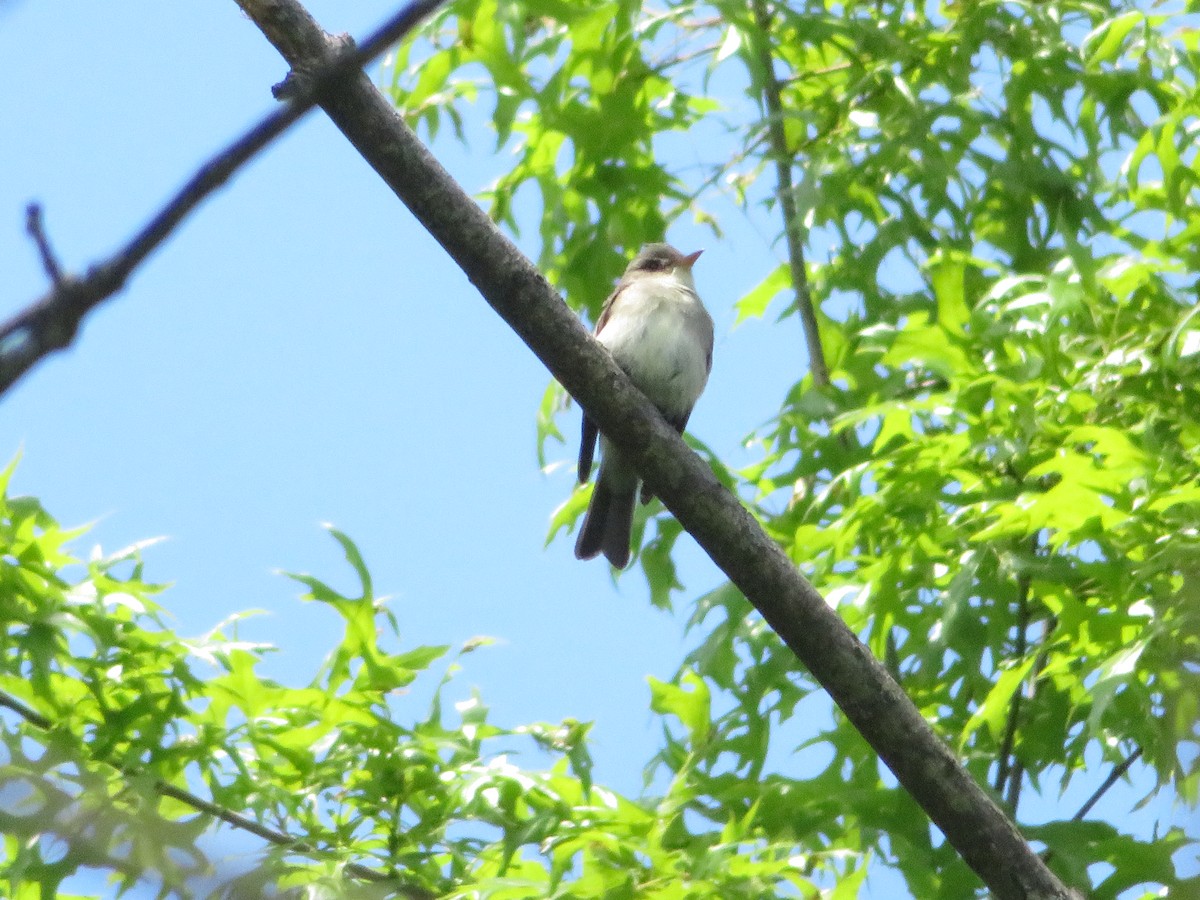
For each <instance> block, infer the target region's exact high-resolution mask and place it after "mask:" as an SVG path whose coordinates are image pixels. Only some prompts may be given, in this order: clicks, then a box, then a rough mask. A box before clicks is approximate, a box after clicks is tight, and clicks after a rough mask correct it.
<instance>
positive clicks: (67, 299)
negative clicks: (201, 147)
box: [0, 0, 445, 395]
mask: <svg viewBox="0 0 1200 900" xmlns="http://www.w3.org/2000/svg"><path fill="white" fill-rule="evenodd" d="M443 2H445V0H413V2H410V3H408V4H407V5H406V6H404V7H403V8H402V9H401V10H400V11H399V12H397V13H396V14H395V15H394V16H392V17H391V18H390V19H388V21H387V22H385V23H384V24H383V25H382V26H380V27H379V28H378V29H377V30H376V31H375V32H374V33H373V34H372V35H371V36H370V37H368V38H367V39H366V40H365V41H363V42H362V44H361V45H359V46H358V47H357V48H356V49H355V48H353V44H352V42H349V41H347V43H346V49H345V52H344V53H343V54H342V55H341V56H340V57H338V58H336V59H335V60H334V61H333V62H332V63H331V64H330V65H328V66H326V67H324V68H323V69H321V70H320V71H318V72H313V73H310V74H309V75H308V77H306V78H302V79H296V82H295V83H293V82H292V81H289V82H285V85H288V86H289V87H290V88H291V90H288V91H287V93H288V98H289V99H288V103H287V105H286V106H283V107H280V108H279V109H277V110H275V111H274V112H272V113H271V114H270V115H268V116H265V117H264V118H263V119H262V120H261V121H260V122H259V123H258V124H257V125H255V126H254V127H253V128H251V129H249V130H248V131H247V132H245V134H243V135H242V136H241V137H240V138H238V139H237V140H236V141H234V142H233V143H231V144H230V145H229V146H228V147H226V148H225V149H224V150H222V151H221V152H220V153H218V154H217V155H216V156H214V157H212V158H211V159H210V160H209V161H208V162H206V163H205V164H204V165H203V166H201V167H200V168H199V169H198V170H197V171H196V173H195V174H194V175H193V176H192V177H191V178H190V179H189V180H188V182H187V183H186V184H185V185H184V186H183V187H182V188H180V189H179V191H178V192H177V193H176V194H175V196H174V197H172V198H171V199H170V201H169V202H168V203H167V204H166V205H165V206H163V207H162V209H161V210H159V212H158V213H157V214H155V215H154V217H153V218H151V219H150V221H149V222H148V223H147V224H146V226H145V227H144V228H142V230H141V231H139V232H138V233H137V234H136V235H134V237H133V239H132V240H131V241H129V243H127V244H126V245H125V246H124V247H122V248H121V249H120V250H118V251H117V252H116V253H115V254H113V255H112V256H110V257H109V258H108V259H106V260H104V261H103V262H100V263H98V264H96V265H93V266H92V267H90V268H89V269H88V271H87V274H86V275H84V276H83V277H73V276H71V275H64V274H63V272H62V270H61V268H60V267H59V265H58V262H57V261H56V260H55V258H54V255H53V253H51V251H50V245H49V241H47V240H46V236H45V233H44V231H43V229H42V227H41V208H40V207H39V206H38V205H37V204H30V206H29V209H28V211H27V225H28V229H29V233H30V236H31V237H32V238H33V240H34V241H35V243H37V246H38V251H39V253H40V255H41V257H42V264H43V266H44V267H45V268H46V273H47V275H49V277H50V280H51V282H52V284H53V290H51V292H50V293H49V294H47V295H45V296H44V297H42V298H41V299H39V300H38V301H36V302H35V303H33V304H31V305H30V306H28V307H27V308H26V309H24V310H22V311H21V312H20V313H18V314H17V315H15V316H14V317H12V318H11V319H9V320H8V321H7V322H5V323H4V324H3V325H0V395H3V394H4V392H6V391H7V390H8V389H9V388H10V387H12V385H13V384H15V383H16V382H17V380H18V379H20V378H21V376H22V375H24V374H25V373H26V372H28V371H29V370H30V369H31V368H33V366H34V365H36V364H37V363H38V362H40V361H41V360H42V359H44V358H45V357H46V356H48V355H49V354H51V353H53V352H54V351H56V350H61V349H63V348H65V347H67V346H69V345H70V344H71V342H72V341H73V340H74V338H75V334H76V333H77V332H78V330H79V324H80V322H81V321H82V320H83V317H84V316H85V315H87V314H88V312H90V311H91V310H92V309H94V308H95V307H96V306H98V305H99V304H100V303H102V302H103V301H105V300H107V299H108V298H109V297H111V296H113V295H114V294H116V293H117V292H118V291H120V290H121V288H122V287H124V286H125V282H126V281H127V280H128V278H129V276H130V275H131V274H133V272H134V270H135V269H136V268H137V267H138V266H139V265H140V264H141V263H142V262H143V261H144V260H145V259H146V257H148V256H149V255H150V254H151V253H152V252H153V251H154V250H156V249H157V248H158V247H159V246H160V245H161V244H162V243H163V242H164V241H165V240H166V239H167V238H168V237H169V236H170V235H171V234H172V233H173V232H174V231H175V229H176V228H177V227H178V226H179V224H180V222H182V221H183V220H184V219H185V218H186V217H187V216H188V214H189V213H191V212H192V211H193V210H194V209H196V207H198V206H199V205H200V203H201V202H202V201H204V200H205V199H206V198H207V197H208V196H209V195H210V194H212V193H213V192H214V191H216V190H217V188H219V187H221V186H222V185H223V184H225V182H226V181H228V180H229V179H230V177H231V176H232V175H233V174H234V173H235V172H236V171H237V170H238V169H239V168H241V167H242V166H243V165H245V164H246V163H247V162H248V161H249V160H251V159H252V158H253V157H254V156H256V155H257V154H258V153H259V152H261V151H262V150H263V149H264V148H265V147H267V145H269V144H270V143H271V142H272V141H274V140H275V139H276V138H278V137H279V136H280V135H281V134H283V133H284V132H285V131H287V130H288V129H289V128H291V127H292V125H294V124H295V123H296V122H298V121H299V120H300V119H301V118H302V117H303V116H304V115H305V113H307V112H308V111H309V110H311V109H312V108H313V107H314V106H315V105H316V104H317V101H318V100H319V98H320V96H321V95H322V93H323V92H324V91H325V90H327V89H328V88H329V87H331V86H332V85H334V84H335V83H336V82H337V81H338V80H339V79H342V78H344V77H346V76H347V75H348V74H350V73H353V72H355V71H358V70H359V69H361V68H362V67H363V66H364V65H365V64H366V63H368V62H370V61H371V60H372V59H374V58H375V57H376V56H378V55H379V54H381V53H383V51H384V50H386V49H387V48H388V47H390V46H391V45H392V44H394V43H395V42H396V41H398V40H400V39H401V38H402V37H404V35H406V34H407V33H408V32H409V31H411V30H412V29H413V28H414V27H415V26H416V25H417V24H418V23H419V22H420V21H421V20H422V19H423V18H425V16H427V15H428V14H430V13H431V12H433V11H434V10H435V9H437V7H439V6H441V5H442V3H443ZM297 85H298V86H297ZM281 93H282V92H281Z"/></svg>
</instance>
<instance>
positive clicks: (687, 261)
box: [575, 244, 713, 569]
mask: <svg viewBox="0 0 1200 900" xmlns="http://www.w3.org/2000/svg"><path fill="white" fill-rule="evenodd" d="M701 252H702V251H700V250H697V251H696V252H695V253H689V254H688V255H687V256H684V255H683V254H682V253H680V252H679V251H678V250H676V249H675V248H674V247H672V246H670V245H669V244H647V245H646V246H645V247H643V248H642V250H641V252H640V253H638V255H637V256H635V257H634V259H633V261H632V262H631V263H630V264H629V266H628V268H626V269H625V274H624V275H622V276H621V280H620V281H618V282H617V286H616V288H615V289H614V290H613V292H612V295H611V296H610V297H609V298H608V300H606V301H605V303H604V309H603V310H602V311H601V312H600V319H599V321H597V322H596V340H598V341H599V342H600V343H601V344H603V345H604V346H605V347H607V348H608V351H609V353H611V354H612V357H613V359H614V360H615V361H616V363H617V365H619V366H620V367H621V368H622V369H624V370H625V374H626V375H628V376H629V380H630V381H632V382H633V383H634V385H636V386H637V388H638V390H640V391H641V392H642V393H643V394H645V395H646V397H647V399H649V400H650V402H652V403H653V404H654V405H655V406H657V407H658V409H659V412H661V413H662V414H663V418H665V419H666V420H667V421H668V422H670V423H671V424H672V425H674V426H675V428H676V430H678V431H679V433H680V434H683V429H684V428H685V427H687V422H688V417H689V416H690V415H691V414H692V407H693V406H695V405H696V401H697V400H698V399H699V398H700V394H701V392H703V390H704V385H705V384H706V383H707V382H708V373H709V370H710V369H712V351H713V321H712V317H711V316H710V315H709V314H708V310H706V309H705V308H704V304H703V303H701V302H700V297H699V296H697V294H696V282H695V281H693V280H692V266H693V264H695V262H696V260H697V259H698V258H699V257H700V253H701ZM596 433H597V429H596V424H595V423H594V422H592V420H591V419H589V418H588V417H587V413H586V412H585V413H584V415H583V437H582V439H581V441H580V445H579V481H580V483H581V484H582V483H584V482H586V481H587V480H588V476H589V475H590V474H591V471H592V457H593V455H594V454H595V451H596ZM600 451H601V454H602V459H601V461H600V477H599V478H598V479H597V480H596V487H595V490H594V491H593V492H592V500H591V502H590V503H589V504H588V509H587V514H586V515H585V516H584V518H583V526H582V527H581V528H580V529H579V539H578V540H577V541H576V542H575V556H576V557H577V558H579V559H592V558H593V557H595V556H596V555H597V554H599V553H603V554H604V555H605V557H607V558H608V561H609V562H610V563H612V565H614V566H615V567H616V568H618V569H623V568H625V566H627V565H628V564H629V553H630V547H629V538H630V532H631V531H632V529H633V510H634V504H635V502H636V499H637V493H638V486H639V483H640V479H639V478H638V474H637V470H636V469H634V468H633V466H632V465H630V463H629V461H628V460H627V459H625V458H624V457H623V456H622V455H621V451H620V450H619V449H618V448H617V447H615V446H614V445H613V444H612V442H611V441H609V440H608V438H606V437H604V436H603V435H601V436H600ZM650 497H651V494H650V493H649V491H646V490H643V492H642V502H643V503H645V502H647V501H648V500H649V499H650Z"/></svg>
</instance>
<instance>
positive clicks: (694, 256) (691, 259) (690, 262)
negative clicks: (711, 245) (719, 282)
mask: <svg viewBox="0 0 1200 900" xmlns="http://www.w3.org/2000/svg"><path fill="white" fill-rule="evenodd" d="M703 252H704V251H703V250H697V251H696V252H695V253H689V254H688V255H687V256H685V257H684V258H683V267H684V268H685V269H691V268H692V266H694V265H695V264H696V260H698V259H699V258H700V254H701V253H703Z"/></svg>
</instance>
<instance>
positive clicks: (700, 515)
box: [237, 0, 1072, 900]
mask: <svg viewBox="0 0 1200 900" xmlns="http://www.w3.org/2000/svg"><path fill="white" fill-rule="evenodd" d="M237 2H238V5H239V6H240V7H241V8H242V9H243V11H245V12H246V14H247V15H248V16H249V17H250V18H251V19H252V20H253V21H254V23H255V24H256V25H257V26H258V27H259V28H260V30H262V32H263V34H264V35H265V36H266V37H267V39H268V40H270V41H271V43H272V44H273V45H274V46H275V47H276V49H277V50H279V52H280V53H281V54H282V55H283V57H284V59H286V60H287V63H288V65H289V66H291V68H292V69H293V70H299V71H306V70H312V69H314V68H319V67H320V66H321V65H322V64H323V63H324V62H325V61H326V60H327V59H328V58H329V57H330V55H331V54H333V53H336V52H337V47H338V42H337V41H336V40H335V39H334V38H331V37H330V36H328V35H326V34H325V33H324V31H322V29H321V28H320V27H319V26H318V25H317V23H316V22H315V21H314V20H313V19H312V17H311V16H310V15H309V14H308V12H307V11H306V10H305V9H304V8H303V7H302V6H301V5H300V4H299V3H297V2H296V0H237ZM320 105H321V107H322V108H323V109H324V110H325V112H326V113H327V114H328V115H329V117H330V119H332V120H333V122H334V124H335V125H336V126H337V127H338V128H339V129H340V130H341V131H342V133H343V134H344V135H345V136H346V138H347V139H348V140H349V141H350V142H351V144H353V145H354V147H355V148H356V149H357V150H358V151H359V153H361V154H362V156H363V157H364V159H366V161H367V162H368V163H369V164H370V165H371V166H372V167H373V168H374V169H375V171H376V172H377V173H378V174H379V175H380V177H381V178H382V179H383V180H384V182H385V183H386V184H387V185H388V187H389V188H391V190H392V191H393V192H394V193H395V194H396V196H397V197H399V198H400V200H401V201H402V202H403V203H404V204H405V205H406V206H407V207H408V208H409V209H410V210H411V211H412V213H413V214H414V215H415V216H416V217H417V219H418V220H420V222H421V223H422V224H423V225H424V226H425V228H426V229H427V230H428V231H429V232H430V234H432V235H433V237H434V238H435V239H436V240H437V241H438V243H439V244H441V245H442V247H443V248H445V250H446V252H447V253H449V254H450V256H451V257H452V258H453V259H454V260H455V262H456V263H458V265H459V266H460V267H461V268H462V270H463V271H464V272H465V273H466V274H467V276H468V277H469V278H470V280H471V282H472V284H474V285H475V286H476V288H478V289H479V292H480V293H481V294H482V295H483V297H484V299H485V300H487V302H488V303H489V304H490V305H491V306H492V308H493V309H494V310H495V311H496V312H497V313H498V314H499V315H500V316H501V318H503V319H504V320H505V322H507V323H508V324H509V325H510V326H511V327H512V328H513V330H514V331H516V332H517V334H518V335H520V337H521V338H522V340H524V341H525V343H526V344H527V345H528V346H529V348H530V349H531V350H532V351H533V352H534V354H535V355H537V357H538V358H539V359H540V360H541V361H542V362H543V363H544V364H545V365H546V367H547V368H548V369H549V370H550V372H551V373H552V374H553V375H554V377H555V378H557V379H558V381H559V382H560V383H561V384H562V385H563V387H565V388H566V389H567V391H569V392H570V393H571V395H572V396H573V397H574V398H575V399H576V400H577V401H578V402H579V403H580V404H581V405H582V406H583V408H584V409H585V410H587V413H588V415H589V416H591V417H592V418H593V420H594V421H596V422H597V423H598V424H599V427H600V429H601V431H603V432H604V433H605V434H607V435H608V436H609V437H610V438H611V439H613V440H615V441H616V442H617V443H618V444H619V445H620V446H621V447H622V448H623V449H624V450H625V451H627V452H628V453H629V454H630V458H631V459H633V460H635V462H636V464H637V465H638V467H639V469H640V470H641V472H642V473H643V475H644V477H645V479H646V481H647V482H648V483H649V485H650V487H651V488H653V490H654V492H655V494H656V495H657V496H658V497H661V498H662V500H663V502H664V503H665V504H666V506H667V508H668V509H669V510H670V511H671V512H672V513H673V514H674V515H675V516H676V517H677V518H678V519H679V521H680V522H681V523H682V524H683V526H684V528H686V529H687V530H688V531H689V532H690V533H691V534H692V535H693V536H694V537H695V538H696V540H697V541H698V542H699V543H700V544H701V546H703V547H704V549H705V550H706V551H707V552H708V554H709V555H710V556H711V557H712V558H713V560H714V561H715V562H716V563H717V564H718V565H719V566H720V567H721V568H722V569H723V570H724V571H725V573H726V574H727V575H728V576H729V578H730V579H731V580H732V581H733V583H734V584H736V585H737V586H738V588H740V589H741V591H742V592H743V593H744V594H745V596H746V597H747V598H748V599H749V600H750V602H751V603H753V604H754V606H755V607H756V608H757V609H758V610H759V612H761V613H762V615H763V617H764V618H765V619H766V620H767V622H768V623H769V624H770V625H771V627H772V628H774V629H775V631H776V632H777V633H778V634H779V636H780V637H781V638H782V639H783V640H784V642H785V643H787V645H788V646H789V647H790V648H791V649H792V650H793V651H794V652H795V653H796V656H797V657H799V659H800V660H801V662H803V663H804V665H805V666H807V667H808V669H809V671H811V672H812V674H813V675H814V676H815V677H816V678H817V679H818V680H819V681H820V682H821V684H822V685H823V686H824V687H825V689H826V690H828V691H829V693H830V695H831V696H832V697H833V699H834V700H835V701H836V702H837V704H838V706H840V707H841V709H842V710H843V712H844V713H845V714H846V716H847V717H848V718H849V719H850V720H851V722H853V723H854V725H855V727H856V728H857V729H858V730H859V731H860V732H861V733H862V734H863V736H864V737H865V738H866V739H867V740H868V741H869V742H870V744H871V746H872V747H874V748H875V750H876V752H878V753H879V755H880V757H881V758H882V759H883V760H884V762H885V763H886V764H887V765H888V767H889V768H890V769H891V770H892V772H893V773H895V775H896V777H897V779H899V781H900V783H901V784H903V785H904V787H905V788H906V789H907V790H908V791H909V792H910V793H911V794H912V796H913V797H914V798H915V799H916V800H917V802H918V803H920V805H921V806H922V807H923V808H924V809H925V811H926V812H927V813H928V814H929V816H930V818H931V819H932V820H933V821H934V822H935V823H936V824H937V826H938V827H939V828H940V829H941V830H942V832H943V833H944V834H945V835H946V837H947V839H948V840H949V841H950V843H951V844H952V845H953V846H954V847H955V848H956V849H957V850H958V852H959V853H960V854H961V855H962V857H963V859H964V860H966V862H967V864H968V865H970V866H971V868H972V869H974V870H975V872H977V873H978V874H979V876H980V878H981V879H982V880H983V881H984V882H985V883H986V884H987V885H988V886H989V887H990V888H991V889H992V891H993V892H994V894H995V896H997V897H999V898H1001V900H1033V898H1038V900H1047V898H1068V897H1071V896H1072V894H1071V893H1070V892H1069V891H1068V890H1067V888H1065V887H1064V886H1063V885H1062V883H1061V882H1059V881H1058V879H1057V878H1055V877H1054V875H1053V874H1052V873H1051V872H1050V871H1049V869H1047V868H1046V866H1045V865H1044V864H1043V863H1042V861H1041V860H1040V859H1039V858H1038V857H1037V855H1036V854H1035V853H1034V852H1033V851H1032V850H1031V848H1030V847H1029V846H1028V845H1027V844H1026V843H1025V841H1024V840H1023V839H1022V838H1021V836H1020V834H1019V833H1018V832H1017V830H1016V828H1015V827H1014V826H1013V824H1012V823H1011V822H1010V821H1009V820H1008V819H1007V818H1006V817H1005V815H1004V813H1003V812H1001V810H1000V809H999V807H998V806H997V805H996V804H995V803H993V802H992V800H991V798H990V797H989V796H988V795H987V794H986V793H985V792H984V791H983V789H982V788H981V787H980V786H979V785H978V784H976V783H975V781H974V780H972V778H971V777H970V776H969V775H968V774H967V773H966V772H965V771H964V770H963V768H962V767H961V766H960V765H959V764H958V762H957V760H956V759H955V758H954V755H953V754H952V753H951V752H950V750H949V749H948V748H947V747H946V745H945V744H944V743H943V742H942V741H941V740H940V739H939V738H938V737H937V736H936V735H935V734H934V732H933V730H932V729H931V728H930V726H929V724H928V723H927V722H926V721H925V720H924V719H923V718H922V717H921V714H920V713H919V712H918V710H917V709H916V707H915V706H913V704H912V703H911V702H910V701H909V699H908V697H907V696H905V694H904V692H903V691H901V689H900V688H899V687H898V686H897V685H896V683H895V682H894V681H893V680H892V679H891V677H890V676H889V675H888V674H887V672H886V671H885V670H884V668H883V666H881V665H880V664H879V663H878V662H877V661H876V660H875V659H874V658H873V657H872V656H871V654H870V652H869V651H868V650H867V648H866V647H865V646H864V645H863V644H862V643H861V642H860V641H859V640H858V639H857V638H856V637H855V636H854V634H852V633H851V632H850V630H849V629H848V628H847V627H846V626H845V624H844V623H843V622H842V620H841V619H840V618H839V617H838V615H837V614H836V613H835V612H834V611H833V610H832V609H831V608H830V607H829V605H828V604H826V603H825V601H824V599H823V598H822V597H821V595H820V594H819V593H817V591H816V590H815V589H814V588H813V586H812V585H810V584H809V583H808V582H807V581H806V580H805V579H804V578H803V577H802V576H801V575H800V574H799V572H798V571H797V569H796V566H795V565H794V564H793V563H792V561H791V560H790V559H788V558H787V556H785V555H784V553H783V551H782V550H781V549H780V548H779V547H778V546H776V545H775V544H774V543H773V542H772V541H771V540H770V539H769V538H768V537H767V536H766V534H765V533H764V532H763V530H762V529H761V528H760V527H759V525H758V523H757V522H756V521H755V520H754V518H753V517H752V516H751V515H750V514H749V513H748V512H747V511H746V510H745V509H744V508H743V507H742V505H741V503H740V502H739V501H738V500H737V498H736V497H734V496H733V495H732V494H731V493H730V492H729V491H727V490H725V489H724V488H723V487H722V486H721V485H720V484H719V483H718V482H717V480H716V478H715V477H714V476H713V474H712V472H711V471H710V470H709V468H708V466H707V465H705V463H704V462H703V461H702V460H701V459H700V458H699V457H698V456H696V455H695V454H694V453H692V452H691V451H690V450H689V449H688V448H687V447H686V445H685V444H684V443H683V441H682V440H681V439H680V437H679V436H678V435H677V434H676V433H675V431H674V429H673V428H671V426H669V425H668V424H667V423H666V422H664V421H663V419H662V417H661V416H660V415H659V414H658V411H657V410H656V409H655V408H654V407H653V406H652V405H651V404H650V402H649V401H647V400H646V399H645V398H644V397H643V396H642V395H641V394H640V393H639V392H638V391H637V390H636V389H635V388H634V387H633V385H632V384H630V382H629V380H628V379H627V378H626V377H625V376H624V374H623V373H622V372H621V370H620V369H618V368H617V366H616V364H615V363H614V362H613V361H612V358H611V357H610V356H609V355H608V354H607V353H606V352H605V351H604V350H603V349H602V348H601V347H600V345H599V344H597V343H596V342H595V341H594V340H592V338H591V336H590V335H589V334H588V332H587V331H586V330H585V329H584V327H583V325H582V324H581V323H580V322H579V321H578V319H576V317H575V316H574V315H573V314H572V313H571V311H570V310H569V309H568V308H567V306H566V305H565V304H564V303H563V302H562V299H561V298H560V297H559V296H558V295H557V294H556V293H555V292H554V290H553V289H552V288H551V287H550V285H549V284H547V283H546V280H545V279H544V278H543V277H542V275H541V274H540V273H539V272H538V270H537V269H536V268H535V267H534V266H533V264H532V263H531V262H530V261H529V260H527V259H526V258H525V257H524V256H522V255H521V253H520V251H518V250H517V248H516V247H515V246H514V245H513V244H512V243H511V242H510V241H509V240H508V239H507V238H506V237H505V236H504V235H503V234H501V232H500V231H499V230H498V229H497V228H496V226H495V225H494V224H493V223H492V221H491V220H490V219H489V218H488V217H487V215H486V214H485V213H484V212H483V211H482V210H481V209H480V208H479V207H478V206H477V205H476V204H475V202H474V201H473V200H472V199H471V198H470V197H469V196H468V195H467V194H466V193H465V192H464V191H463V190H462V188H461V187H459V185H458V184H457V183H456V182H455V181H454V179H453V178H451V177H450V175H449V174H447V172H446V171H445V169H443V168H442V166H441V165H440V164H439V163H438V162H437V160H436V159H435V158H434V157H433V155H432V154H431V153H430V152H429V150H428V149H427V148H426V147H425V146H424V145H423V144H422V143H421V142H420V141H419V140H418V139H417V138H416V136H415V135H414V134H413V133H412V131H411V130H410V129H409V128H408V127H407V126H406V125H405V124H404V122H403V121H402V119H401V118H400V116H399V114H398V113H397V112H396V110H395V109H393V108H392V106H391V104H390V103H389V102H388V100H387V99H386V98H385V97H383V96H382V95H381V94H380V93H379V91H377V90H376V89H375V87H374V86H373V85H372V84H371V82H370V80H369V79H368V78H367V77H366V76H365V75H359V76H357V77H355V78H353V79H347V80H345V81H343V82H339V84H338V85H337V86H336V87H335V88H333V89H330V90H329V91H327V92H325V93H324V95H323V96H322V98H321V101H320Z"/></svg>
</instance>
